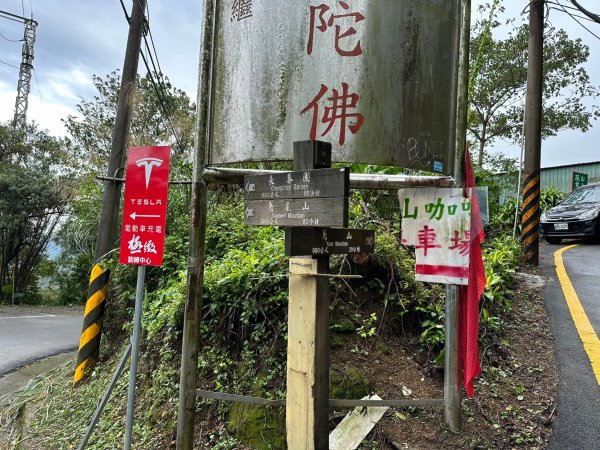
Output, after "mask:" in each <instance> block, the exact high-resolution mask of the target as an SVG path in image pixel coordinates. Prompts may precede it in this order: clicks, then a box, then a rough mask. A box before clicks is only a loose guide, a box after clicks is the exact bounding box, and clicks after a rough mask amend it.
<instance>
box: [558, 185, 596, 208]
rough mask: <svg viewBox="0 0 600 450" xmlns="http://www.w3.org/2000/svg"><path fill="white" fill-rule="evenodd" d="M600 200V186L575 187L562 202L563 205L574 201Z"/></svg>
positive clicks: (571, 203)
mask: <svg viewBox="0 0 600 450" xmlns="http://www.w3.org/2000/svg"><path fill="white" fill-rule="evenodd" d="M587 202H600V186H598V187H594V188H585V189H577V190H575V191H573V192H571V193H570V194H569V195H568V196H567V198H565V200H564V201H563V202H562V204H563V205H573V204H575V203H587Z"/></svg>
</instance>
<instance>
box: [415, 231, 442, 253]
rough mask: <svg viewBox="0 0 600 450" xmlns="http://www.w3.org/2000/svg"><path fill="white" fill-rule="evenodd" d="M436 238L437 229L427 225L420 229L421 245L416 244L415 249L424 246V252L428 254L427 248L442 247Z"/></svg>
mask: <svg viewBox="0 0 600 450" xmlns="http://www.w3.org/2000/svg"><path fill="white" fill-rule="evenodd" d="M435 238H436V234H435V230H434V229H433V228H429V226H427V225H425V226H424V227H423V229H422V230H419V245H415V249H418V248H422V249H423V254H424V255H425V256H427V250H429V249H430V248H441V245H439V244H437V243H436V242H435Z"/></svg>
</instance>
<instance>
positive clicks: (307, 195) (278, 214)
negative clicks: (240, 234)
mask: <svg viewBox="0 0 600 450" xmlns="http://www.w3.org/2000/svg"><path fill="white" fill-rule="evenodd" d="M349 186H350V175H349V170H348V169H347V168H342V169H321V170H302V171H296V172H286V173H282V174H277V175H259V176H248V177H245V178H244V191H245V198H246V203H245V208H244V223H245V224H246V225H258V226H269V225H274V226H285V227H343V226H346V225H347V224H348V191H349ZM305 255H310V253H305Z"/></svg>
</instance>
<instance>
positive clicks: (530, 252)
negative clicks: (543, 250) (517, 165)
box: [521, 171, 540, 266]
mask: <svg viewBox="0 0 600 450" xmlns="http://www.w3.org/2000/svg"><path fill="white" fill-rule="evenodd" d="M521 211H522V218H521V225H522V226H521V242H522V244H523V250H524V252H525V262H526V263H529V264H534V265H536V266H537V265H538V262H539V250H540V172H539V171H535V172H531V173H526V174H525V182H524V183H523V208H522V210H521Z"/></svg>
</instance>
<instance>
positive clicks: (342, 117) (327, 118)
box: [300, 82, 365, 145]
mask: <svg viewBox="0 0 600 450" xmlns="http://www.w3.org/2000/svg"><path fill="white" fill-rule="evenodd" d="M326 92H327V86H325V85H324V84H322V85H321V89H320V90H319V93H318V94H317V96H316V97H315V98H314V99H313V100H312V101H311V102H310V103H309V104H308V105H307V106H306V108H304V109H303V110H302V111H300V114H304V113H305V112H307V111H308V110H309V109H311V108H312V109H313V118H312V125H311V128H310V139H311V140H313V141H314V140H315V139H316V135H317V120H318V115H319V100H320V99H321V98H322V97H323V96H324V95H325V93H326ZM332 92H333V96H331V97H328V98H327V100H330V101H331V106H326V107H325V112H324V113H323V118H322V119H321V122H322V123H324V124H327V125H328V126H327V129H326V130H325V131H324V132H323V134H321V136H325V135H326V134H327V133H329V131H330V130H331V128H332V127H333V126H334V125H335V123H336V122H337V121H339V122H340V136H339V143H340V145H344V142H346V127H347V128H348V129H349V130H350V132H351V133H352V134H356V133H357V132H358V130H360V128H361V127H362V124H363V122H364V119H365V118H364V116H363V115H362V114H360V113H350V112H348V110H349V109H354V108H356V106H357V104H358V101H359V100H360V97H359V95H358V94H349V93H348V83H343V82H342V94H341V95H340V92H339V91H338V90H337V89H332ZM350 118H354V119H355V122H354V123H353V124H350V125H347V121H348V119H350Z"/></svg>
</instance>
